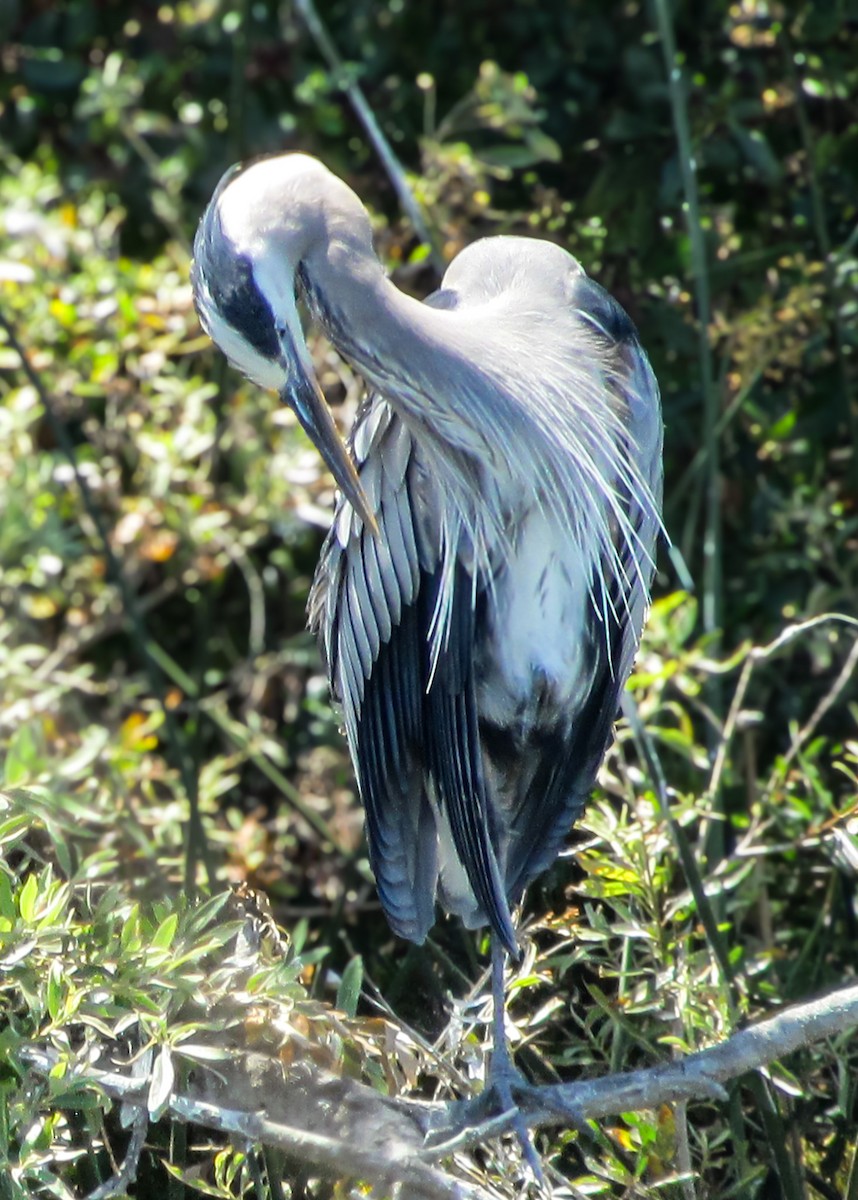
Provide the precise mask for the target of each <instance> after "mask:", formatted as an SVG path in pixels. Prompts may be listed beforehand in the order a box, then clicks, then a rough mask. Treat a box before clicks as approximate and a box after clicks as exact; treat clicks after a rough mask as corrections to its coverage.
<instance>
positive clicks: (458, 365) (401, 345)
mask: <svg viewBox="0 0 858 1200" xmlns="http://www.w3.org/2000/svg"><path fill="white" fill-rule="evenodd" d="M305 282H306V286H307V291H308V294H309V298H310V301H311V304H312V306H313V308H314V309H315V310H316V312H317V314H318V316H319V318H320V320H321V323H322V326H323V328H324V330H325V333H326V334H327V335H328V337H329V338H330V340H331V342H332V343H333V344H334V346H335V347H336V348H337V350H338V351H339V352H340V353H341V354H342V355H343V357H344V358H346V359H347V360H348V361H349V362H350V363H351V364H352V365H353V366H354V367H355V368H356V369H357V370H358V371H359V372H360V374H361V375H362V376H363V377H364V379H366V381H367V383H368V384H369V385H370V386H371V387H373V388H375V389H377V390H378V391H379V392H380V393H381V394H382V395H383V396H384V397H385V399H386V400H387V401H388V402H389V403H390V404H391V405H392V406H393V407H394V408H395V409H397V411H399V412H400V415H402V416H404V417H408V416H413V417H415V418H419V419H420V420H421V423H425V421H426V418H427V417H431V414H432V413H433V412H437V407H438V402H439V400H441V399H442V397H439V395H438V388H439V381H441V382H443V381H445V380H448V379H449V380H455V381H456V385H457V388H458V390H459V392H460V394H461V395H462V396H463V398H464V396H465V394H466V393H467V391H468V390H469V386H476V383H477V380H476V377H475V378H474V379H471V378H470V376H471V375H474V376H476V368H475V367H474V365H473V361H472V357H471V356H469V355H468V354H467V352H466V347H464V346H460V345H459V342H460V341H461V336H460V335H461V334H462V330H461V328H460V322H458V321H457V319H456V314H455V313H452V312H446V311H443V310H440V309H435V308H432V307H430V306H428V305H425V304H422V303H421V302H420V301H419V300H415V299H414V298H413V297H411V296H407V295H405V294H404V293H403V292H400V291H399V289H398V288H397V287H396V286H395V285H394V284H393V283H391V281H390V280H389V279H388V278H387V276H386V275H385V274H384V271H383V269H382V267H381V264H380V263H379V262H378V260H377V259H376V258H375V257H372V258H371V259H370V258H369V257H363V256H362V257H361V258H360V259H359V260H357V261H356V256H354V255H351V256H346V255H341V256H340V255H337V254H328V255H327V256H326V257H325V259H324V260H322V261H321V262H319V263H313V264H310V263H308V264H307V269H306V271H305ZM439 415H440V414H439Z"/></svg>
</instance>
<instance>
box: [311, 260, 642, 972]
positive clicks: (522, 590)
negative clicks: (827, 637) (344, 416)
mask: <svg viewBox="0 0 858 1200" xmlns="http://www.w3.org/2000/svg"><path fill="white" fill-rule="evenodd" d="M429 303H430V305H431V306H432V308H434V309H438V310H440V311H442V312H443V311H445V310H446V311H447V312H448V313H449V318H443V320H447V319H449V330H450V344H451V346H452V347H453V350H454V351H455V353H457V354H459V355H460V356H462V360H463V361H465V359H467V363H468V367H469V370H470V369H475V370H476V379H477V382H476V383H475V382H474V378H473V377H472V375H471V374H469V372H464V373H463V374H462V376H461V377H460V378H461V379H462V380H463V382H462V384H461V392H462V394H461V395H457V396H456V397H454V398H453V399H452V400H451V401H450V403H451V405H452V406H453V407H454V408H456V406H458V407H457V408H456V412H458V413H461V412H462V411H464V412H465V414H466V417H465V419H467V414H468V413H470V414H471V419H472V420H473V423H474V430H473V439H472V440H473V450H469V448H468V437H467V436H465V435H462V436H460V437H459V436H457V444H456V446H455V448H454V446H453V445H452V444H451V441H450V439H448V438H445V437H444V433H443V431H444V428H445V422H447V423H449V421H450V420H451V417H450V413H449V407H448V406H447V405H446V401H447V399H448V396H447V392H446V391H445V392H444V393H443V394H441V393H440V392H439V394H436V395H435V396H434V397H430V398H429V400H430V403H428V404H427V405H426V411H425V414H424V416H423V418H422V420H417V419H415V415H414V411H413V406H412V404H411V403H405V404H404V403H402V402H400V401H399V398H398V397H397V394H396V391H395V388H394V387H393V386H390V387H386V388H385V392H384V394H378V393H377V394H374V395H372V396H371V397H370V398H369V399H368V401H367V402H366V403H365V405H364V406H363V408H362V410H361V412H360V414H359V416H358V419H357V422H356V426H355V430H354V432H353V439H352V441H353V450H354V454H355V459H356V462H357V464H358V470H359V473H360V478H361V482H362V484H363V486H364V489H365V490H366V492H367V494H368V496H369V497H370V500H371V503H372V504H373V506H374V508H375V511H376V513H377V516H378V524H379V528H380V536H378V537H376V536H374V535H373V534H372V533H371V532H370V531H368V530H367V529H366V528H365V527H364V525H363V523H362V522H361V521H360V520H359V519H358V518H357V517H355V515H354V513H353V512H352V510H351V509H350V508H349V507H348V506H347V505H345V504H344V503H341V504H340V506H339V509H338V512H337V516H336V518H335V522H334V526H333V528H332V531H331V534H330V536H329V538H328V539H327V542H326V545H325V549H324V552H323V555H322V559H321V562H320V566H319V569H318V572H317V575H316V580H315V584H314V589H313V595H312V597H311V617H312V623H313V625H314V627H315V628H316V629H317V631H318V632H319V635H320V638H321V641H322V645H323V648H324V651H325V654H326V659H327V664H328V669H329V672H330V676H331V681H332V685H333V690H334V693H335V696H336V697H337V698H338V699H339V700H340V702H341V703H342V705H343V711H344V717H345V724H346V730H347V734H348V740H349V745H350V748H351V752H352V756H353V759H354V762H355V767H356V771H357V774H358V779H359V784H360V790H361V795H362V798H363V801H364V804H365V807H366V813H367V836H368V843H369V850H370V859H371V864H372V867H373V870H374V872H375V875H376V878H377V881H378V886H379V893H380V896H381V899H382V902H383V905H384V907H385V910H386V912H387V915H388V917H389V919H390V921H391V924H392V925H393V927H394V929H396V930H397V932H399V933H401V934H403V935H404V936H406V937H409V938H411V939H412V940H415V941H422V940H423V938H424V937H425V935H426V933H427V931H428V929H429V927H430V925H431V924H432V921H433V919H434V903H435V899H436V897H437V898H438V899H439V900H440V901H441V903H442V905H443V906H444V907H445V908H447V909H448V910H449V911H452V912H455V913H457V914H458V915H459V916H461V917H462V918H463V920H464V921H465V922H466V924H468V925H471V926H473V925H479V924H484V923H486V922H489V923H490V924H491V925H492V927H493V928H494V929H495V931H496V932H497V933H498V935H499V936H500V937H501V939H502V941H503V942H504V943H505V944H506V945H507V948H508V949H510V950H514V945H515V937H514V931H513V927H512V923H511V918H510V907H511V906H513V905H515V904H516V903H517V902H518V900H519V899H520V897H521V894H522V892H523V889H524V887H525V886H526V885H527V883H528V882H530V880H531V879H533V878H534V877H535V876H536V875H537V874H538V873H539V872H540V871H542V870H544V869H545V868H546V867H547V866H549V865H550V863H551V862H552V861H553V859H554V858H555V856H556V854H557V852H558V851H559V849H560V847H561V845H562V842H563V839H564V837H565V835H566V833H567V832H568V829H569V827H570V826H571V824H572V822H573V820H574V819H575V817H576V816H577V815H578V813H579V812H580V809H581V807H582V805H583V803H584V801H585V799H586V796H587V793H588V792H589V790H590V788H591V787H592V785H593V782H594V779H595V775H596V772H597V770H598V767H599V764H600V762H601V760H602V757H603V755H604V752H605V750H606V748H607V746H608V744H609V742H610V739H611V734H612V723H613V720H614V717H615V715H616V712H617V709H618V706H619V699H620V693H621V690H622V687H623V686H624V683H625V680H626V678H627V676H628V673H629V671H630V669H631V666H632V662H633V659H634V654H635V651H636V648H637V644H638V640H639V637H640V632H641V628H642V624H643V619H644V613H645V609H646V605H647V602H648V587H649V582H650V579H651V575H652V555H653V552H654V543H655V538H656V533H657V530H658V513H657V508H658V500H659V491H660V442H661V425H660V417H659V410H658V393H657V389H656V385H655V381H654V379H653V377H652V373H651V371H650V369H649V366H648V363H647V361H646V358H645V356H644V354H643V352H642V351H641V349H640V346H639V344H638V342H637V337H636V334H635V331H634V328H633V326H632V325H631V322H630V321H629V320H628V318H627V317H626V315H625V313H623V311H622V309H620V308H619V306H618V305H616V304H615V302H614V301H612V300H611V298H610V297H609V296H608V295H607V293H605V292H604V291H603V290H602V289H601V288H599V287H598V285H596V284H595V283H593V282H592V281H591V280H589V279H588V277H587V276H586V275H585V274H584V273H583V272H582V271H581V269H580V268H579V267H578V265H577V264H576V263H575V262H574V260H573V259H571V258H570V257H569V256H568V255H566V254H565V253H564V252H563V251H561V250H559V248H557V247H554V246H550V245H549V244H548V243H544V242H532V243H527V242H522V241H521V239H502V238H494V239H490V240H489V241H487V242H486V243H478V244H477V245H476V246H474V247H472V248H470V249H469V250H468V251H467V252H465V253H464V254H463V255H461V256H460V257H459V258H458V259H457V260H456V261H455V262H454V264H453V265H452V267H451V268H450V270H449V271H448V273H447V275H446V276H445V280H444V285H443V287H442V289H441V291H440V292H439V293H438V294H437V295H436V297H435V298H434V300H430V302H429ZM517 314H518V316H519V318H520V319H519V320H517V319H516V316H517ZM437 319H438V318H433V320H437ZM475 357H478V358H479V361H478V362H476V363H474V359H475ZM429 370H430V367H429V366H426V367H425V368H424V375H425V374H426V373H427V372H428V371H429ZM455 386H456V380H455V379H454V378H451V373H450V372H449V371H448V372H447V373H446V375H444V374H443V373H440V374H439V388H443V389H449V388H451V387H455ZM469 400H471V401H473V403H471V405H470V408H469ZM432 401H434V405H435V408H434V410H433V407H432V403H431V402H432ZM433 411H434V412H435V413H436V414H438V415H437V417H436V420H435V422H434V424H433ZM492 413H496V414H497V415H498V416H497V427H496V429H494V430H493V429H492V428H491V426H489V427H487V426H486V420H487V419H488V420H489V421H490V420H491V415H492ZM442 418H443V419H442ZM458 419H459V420H460V423H461V417H459V418H458ZM486 445H488V446H489V447H491V450H490V451H484V450H482V449H481V447H484V446H486Z"/></svg>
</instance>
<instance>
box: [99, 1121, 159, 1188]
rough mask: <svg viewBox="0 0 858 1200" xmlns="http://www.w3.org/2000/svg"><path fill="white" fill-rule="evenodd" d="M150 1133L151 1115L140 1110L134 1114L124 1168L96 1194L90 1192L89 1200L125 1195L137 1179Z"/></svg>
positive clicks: (102, 1185)
mask: <svg viewBox="0 0 858 1200" xmlns="http://www.w3.org/2000/svg"><path fill="white" fill-rule="evenodd" d="M148 1132H149V1113H148V1112H147V1110H146V1109H145V1108H139V1109H138V1110H137V1112H136V1113H135V1114H134V1121H133V1123H132V1126H131V1139H130V1141H129V1142H128V1149H127V1150H126V1151H125V1158H124V1160H123V1163H122V1166H121V1167H120V1168H119V1170H118V1171H117V1172H116V1174H115V1175H111V1177H110V1179H105V1181H104V1183H102V1184H99V1186H98V1187H97V1188H96V1189H95V1191H94V1192H90V1193H89V1196H88V1197H87V1200H110V1197H111V1196H120V1195H124V1194H125V1193H126V1192H127V1191H128V1189H129V1187H130V1186H131V1185H132V1184H133V1183H134V1180H135V1179H136V1178H137V1169H138V1167H139V1166H140V1155H141V1154H142V1153H143V1147H144V1146H145V1145H146V1134H147V1133H148Z"/></svg>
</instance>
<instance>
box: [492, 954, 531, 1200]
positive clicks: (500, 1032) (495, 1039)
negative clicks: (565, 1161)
mask: <svg viewBox="0 0 858 1200" xmlns="http://www.w3.org/2000/svg"><path fill="white" fill-rule="evenodd" d="M505 965H506V950H505V949H504V948H503V945H502V943H501V941H500V938H498V937H497V936H496V935H495V934H494V933H492V1056H491V1059H490V1061H489V1070H488V1082H487V1088H486V1091H487V1092H488V1093H489V1095H490V1096H491V1097H492V1098H493V1099H494V1100H495V1102H496V1103H497V1104H498V1105H499V1106H500V1109H501V1111H502V1112H510V1113H512V1116H511V1119H510V1128H511V1129H512V1130H513V1131H514V1133H515V1135H516V1137H517V1138H518V1140H519V1144H520V1146H521V1149H522V1153H523V1154H524V1158H525V1161H526V1162H527V1163H528V1165H529V1166H530V1169H531V1170H532V1171H533V1173H534V1175H535V1176H536V1178H537V1180H538V1181H539V1182H540V1183H543V1182H544V1176H543V1174H542V1164H541V1163H540V1161H539V1155H538V1154H537V1153H536V1147H535V1146H534V1144H533V1140H532V1138H531V1136H530V1131H529V1130H528V1128H527V1123H526V1122H525V1120H524V1117H523V1116H522V1113H521V1110H520V1108H519V1106H518V1103H517V1102H516V1099H515V1095H514V1090H517V1091H521V1092H526V1091H529V1090H530V1086H529V1084H528V1083H527V1081H526V1080H525V1078H524V1076H523V1075H522V1074H521V1072H520V1071H519V1069H518V1067H516V1065H515V1063H514V1062H513V1061H512V1055H511V1054H510V1050H509V1042H508V1041H507V1038H506V1021H505V1010H506V1006H505V1003H504V984H503V969H504V966H505Z"/></svg>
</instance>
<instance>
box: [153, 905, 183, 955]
mask: <svg viewBox="0 0 858 1200" xmlns="http://www.w3.org/2000/svg"><path fill="white" fill-rule="evenodd" d="M178 923H179V917H178V914H177V913H170V915H169V916H168V917H165V918H164V920H163V921H162V922H161V924H160V925H159V926H158V928H157V929H156V930H155V932H154V933H153V934H152V937H151V939H150V945H151V946H153V947H157V948H158V949H159V950H169V948H170V946H171V945H172V944H173V938H174V937H175V936H176V926H177V925H178Z"/></svg>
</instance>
